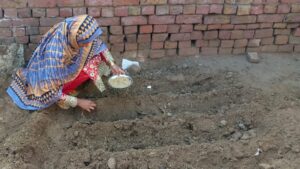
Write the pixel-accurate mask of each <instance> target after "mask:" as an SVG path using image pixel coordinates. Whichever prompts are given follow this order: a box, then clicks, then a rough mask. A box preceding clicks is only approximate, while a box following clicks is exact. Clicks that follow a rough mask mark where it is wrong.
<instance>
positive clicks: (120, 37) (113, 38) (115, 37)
mask: <svg viewBox="0 0 300 169" xmlns="http://www.w3.org/2000/svg"><path fill="white" fill-rule="evenodd" d="M123 41H124V35H110V36H109V42H110V43H123Z"/></svg>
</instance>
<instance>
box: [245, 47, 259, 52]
mask: <svg viewBox="0 0 300 169" xmlns="http://www.w3.org/2000/svg"><path fill="white" fill-rule="evenodd" d="M246 51H247V52H260V48H259V47H247V49H246Z"/></svg>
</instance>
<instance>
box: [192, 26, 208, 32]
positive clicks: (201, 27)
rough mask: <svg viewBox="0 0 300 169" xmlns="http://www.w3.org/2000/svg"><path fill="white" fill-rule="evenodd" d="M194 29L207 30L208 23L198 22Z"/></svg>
mask: <svg viewBox="0 0 300 169" xmlns="http://www.w3.org/2000/svg"><path fill="white" fill-rule="evenodd" d="M194 30H197V31H205V30H207V25H203V24H197V25H195V27H194Z"/></svg>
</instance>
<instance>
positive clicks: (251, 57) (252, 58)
mask: <svg viewBox="0 0 300 169" xmlns="http://www.w3.org/2000/svg"><path fill="white" fill-rule="evenodd" d="M247 60H248V61H249V62H250V63H259V62H260V58H259V56H258V54H257V53H256V52H248V53H247Z"/></svg>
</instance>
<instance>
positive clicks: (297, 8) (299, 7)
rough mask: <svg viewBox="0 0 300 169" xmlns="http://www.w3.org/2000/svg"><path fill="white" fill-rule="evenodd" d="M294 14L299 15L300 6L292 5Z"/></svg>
mask: <svg viewBox="0 0 300 169" xmlns="http://www.w3.org/2000/svg"><path fill="white" fill-rule="evenodd" d="M292 12H294V13H299V12H300V4H292Z"/></svg>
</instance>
